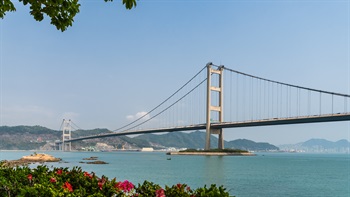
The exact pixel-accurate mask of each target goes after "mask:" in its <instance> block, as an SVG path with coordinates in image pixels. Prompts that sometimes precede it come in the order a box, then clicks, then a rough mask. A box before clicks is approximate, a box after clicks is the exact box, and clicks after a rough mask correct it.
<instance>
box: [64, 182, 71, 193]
mask: <svg viewBox="0 0 350 197" xmlns="http://www.w3.org/2000/svg"><path fill="white" fill-rule="evenodd" d="M62 187H63V189H68V191H70V192H73V187H72V185H71V184H70V183H68V182H65V183H64V184H63V186H62Z"/></svg>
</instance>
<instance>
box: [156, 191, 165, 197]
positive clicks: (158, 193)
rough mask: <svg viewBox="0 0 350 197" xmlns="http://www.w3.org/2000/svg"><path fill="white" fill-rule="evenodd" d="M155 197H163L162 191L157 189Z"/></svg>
mask: <svg viewBox="0 0 350 197" xmlns="http://www.w3.org/2000/svg"><path fill="white" fill-rule="evenodd" d="M156 197H165V194H164V189H159V190H157V191H156Z"/></svg>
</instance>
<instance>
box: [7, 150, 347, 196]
mask: <svg viewBox="0 0 350 197" xmlns="http://www.w3.org/2000/svg"><path fill="white" fill-rule="evenodd" d="M32 153H33V152H29V151H27V152H26V151H0V160H5V159H7V160H11V159H18V158H20V157H21V156H23V155H29V154H32ZM47 153H48V154H51V155H53V156H55V157H60V158H62V159H63V160H64V161H65V162H67V163H54V164H52V163H48V165H55V166H62V167H73V166H77V165H78V166H81V167H82V168H83V170H85V171H88V172H92V171H93V172H95V173H96V174H97V175H99V176H101V175H106V176H108V177H110V178H114V177H116V178H117V180H129V181H132V182H133V183H141V182H143V181H144V180H150V181H153V182H155V183H158V184H160V185H162V186H164V185H173V184H177V183H186V184H188V185H189V186H191V187H192V188H196V187H202V186H204V185H205V184H206V185H210V184H212V183H215V184H217V185H224V186H225V187H226V188H227V189H228V190H229V192H230V194H231V195H236V196H237V197H248V196H249V197H251V196H278V197H280V196H305V197H309V196H315V197H319V196H339V197H342V196H344V197H348V196H350V155H349V154H299V153H259V154H258V155H257V156H255V157H241V156H235V157H220V156H167V155H165V153H145V152H64V153H62V152H47ZM90 156H97V157H99V160H102V161H106V162H108V163H109V164H107V165H91V164H82V163H79V161H82V159H83V158H86V157H90ZM168 157H171V160H167V158H168Z"/></svg>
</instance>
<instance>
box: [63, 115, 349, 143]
mask: <svg viewBox="0 0 350 197" xmlns="http://www.w3.org/2000/svg"><path fill="white" fill-rule="evenodd" d="M349 120H350V113H337V114H325V115H315V116H299V117H291V118H272V119H263V120H251V121H244V122H222V123H211V128H213V129H218V128H239V127H255V126H272V125H285V124H304V123H321V122H335V121H349ZM205 128H206V124H205V123H204V124H197V125H189V126H181V127H170V128H158V129H144V130H136V131H123V132H116V133H108V134H100V135H93V136H86V137H81V138H75V139H71V140H65V142H74V141H80V140H87V139H94V138H104V137H113V136H123V135H136V134H146V133H164V132H175V131H193V130H205ZM59 143H62V142H59Z"/></svg>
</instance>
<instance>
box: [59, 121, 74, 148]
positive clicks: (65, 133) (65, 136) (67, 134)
mask: <svg viewBox="0 0 350 197" xmlns="http://www.w3.org/2000/svg"><path fill="white" fill-rule="evenodd" d="M71 134H72V126H71V120H65V119H63V129H62V147H61V150H62V151H71V150H72V143H71V142H64V141H65V140H70V139H71V138H72V136H71Z"/></svg>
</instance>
